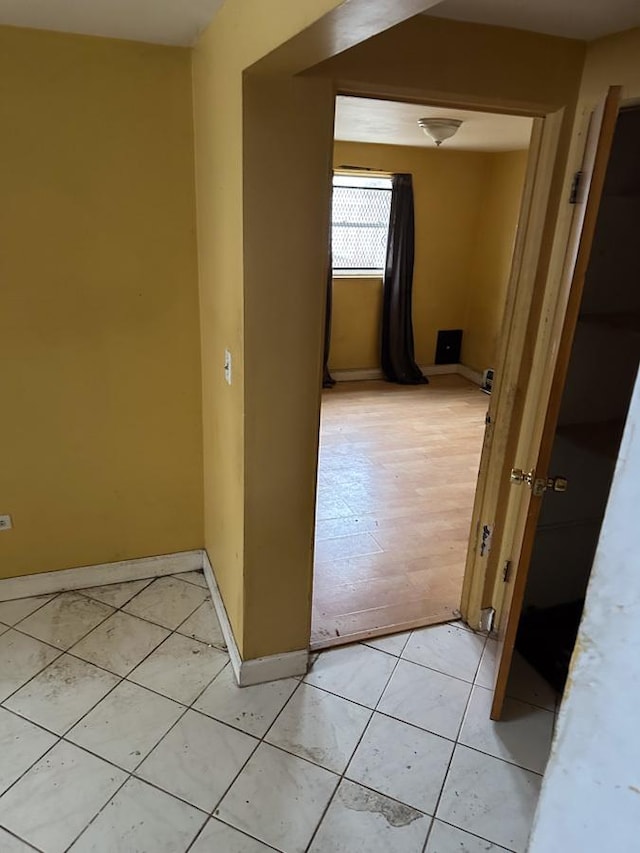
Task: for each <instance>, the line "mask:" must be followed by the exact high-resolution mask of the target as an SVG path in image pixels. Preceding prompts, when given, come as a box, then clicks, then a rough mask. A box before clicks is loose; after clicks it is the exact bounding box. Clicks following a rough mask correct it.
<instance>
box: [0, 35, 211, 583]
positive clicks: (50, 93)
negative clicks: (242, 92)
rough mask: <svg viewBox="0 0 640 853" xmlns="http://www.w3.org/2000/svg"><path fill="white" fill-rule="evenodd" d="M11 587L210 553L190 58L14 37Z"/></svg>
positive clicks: (5, 333) (7, 391) (6, 480)
mask: <svg viewBox="0 0 640 853" xmlns="http://www.w3.org/2000/svg"><path fill="white" fill-rule="evenodd" d="M0 80H2V81H3V83H2V84H1V88H2V96H1V98H0V127H2V132H1V133H0V188H1V189H0V193H1V196H2V203H1V204H0V234H1V235H2V237H1V241H2V251H1V253H0V282H1V284H0V290H1V297H0V364H2V390H1V392H0V407H1V414H0V446H1V447H2V462H1V464H0V512H3V513H4V512H6V513H11V514H12V516H13V522H14V529H13V530H11V531H9V532H5V533H2V535H1V537H0V576H1V577H10V576H14V575H20V574H27V573H31V572H40V571H48V570H54V569H63V568H69V567H72V566H78V565H85V564H92V563H101V562H108V561H112V560H122V559H126V558H133V557H142V556H147V555H153V554H162V553H168V552H173V551H180V550H184V549H191V548H198V547H202V542H203V530H202V426H201V402H200V359H199V342H198V295H197V279H196V263H195V209H194V179H193V137H192V106H191V90H190V85H191V82H190V60H189V52H188V51H187V50H185V49H180V48H169V47H159V46H151V45H142V44H136V43H133V42H123V41H113V40H110V39H97V38H85V37H79V36H68V35H60V34H54V33H47V32H40V31H35V30H20V29H15V28H10V27H0Z"/></svg>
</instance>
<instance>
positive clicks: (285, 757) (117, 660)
mask: <svg viewBox="0 0 640 853" xmlns="http://www.w3.org/2000/svg"><path fill="white" fill-rule="evenodd" d="M495 652H496V644H495V641H494V640H492V639H486V638H485V637H482V636H478V635H476V634H473V633H472V632H470V631H468V630H466V629H465V628H464V627H462V626H460V625H455V624H453V625H452V624H448V625H441V626H436V627H429V628H422V629H417V630H414V631H411V632H407V633H404V634H399V635H394V636H391V637H386V638H380V639H376V640H371V641H369V642H368V644H362V643H361V644H354V645H351V646H343V647H340V648H337V649H333V650H330V651H326V652H322V653H321V654H320V655H319V656H317V658H316V659H315V661H314V664H313V666H312V669H311V671H310V672H309V674H308V675H307V677H306V678H305V679H286V680H283V681H279V682H272V683H270V684H264V685H259V686H256V687H249V688H244V689H242V690H240V689H239V688H238V687H236V686H235V683H234V680H233V674H232V672H231V668H230V665H229V659H228V655H227V653H226V649H225V647H224V642H223V639H222V635H221V632H220V628H219V626H218V624H217V622H216V620H215V616H214V614H213V611H212V609H211V605H210V602H209V601H208V595H207V590H206V587H205V584H204V578H203V577H202V575H201V574H199V573H190V574H187V575H182V576H175V577H171V578H160V579H157V580H155V581H136V582H132V583H128V584H114V585H111V586H107V587H101V588H95V589H90V590H81V591H79V592H75V593H74V592H72V593H62V594H60V595H57V596H40V597H38V598H31V599H22V600H17V601H10V602H4V603H0V850H1V851H2V853H19V852H20V851H22V853H24V851H33V850H39V851H42V852H43V853H62V851H66V850H71V851H73V853H79V851H83V853H84V851H104V853H107V851H109V853H112V851H117V853H129V851H130V852H131V853H133V851H136V852H137V853H146V851H148V853H185V851H187V850H188V851H191V853H266V852H267V851H274V850H275V851H280V853H305V851H308V853H454V851H455V853H465V851H467V853H480V851H496V852H497V851H504V850H507V851H517V853H520V851H524V850H526V846H527V835H528V832H529V827H530V824H531V820H532V816H533V811H534V809H535V805H536V801H537V796H538V791H539V788H540V783H541V780H542V776H541V774H542V772H543V770H544V766H545V762H546V758H547V755H548V752H549V748H550V742H551V736H552V731H553V726H554V720H555V713H554V712H555V706H556V701H555V696H554V694H553V692H552V691H551V690H550V689H549V688H548V687H547V686H546V685H545V683H544V682H542V681H541V680H540V679H539V678H538V677H537V676H535V674H534V673H532V672H531V671H530V670H528V669H527V667H526V665H525V664H524V663H522V662H519V664H518V666H517V667H516V670H515V679H514V681H513V684H512V685H511V686H510V690H509V693H510V698H509V700H508V704H507V714H506V719H505V721H504V722H502V723H499V724H496V723H492V722H491V721H490V720H489V715H488V709H489V700H490V696H491V694H490V690H489V689H488V688H489V686H490V678H491V671H492V666H491V664H492V657H493V656H494V655H495Z"/></svg>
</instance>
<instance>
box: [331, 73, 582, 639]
mask: <svg viewBox="0 0 640 853" xmlns="http://www.w3.org/2000/svg"><path fill="white" fill-rule="evenodd" d="M335 94H336V96H338V95H348V96H351V97H362V98H375V99H381V100H392V101H401V102H405V103H419V104H424V105H425V106H437V107H445V108H449V109H452V110H455V109H459V110H479V111H483V112H494V113H499V114H503V115H519V116H523V117H528V118H531V119H532V120H533V127H532V133H531V139H530V143H529V154H528V161H527V169H526V174H525V181H524V185H523V191H522V199H521V205H520V214H519V218H518V228H517V233H516V240H515V245H514V252H513V260H512V268H511V274H510V278H509V284H508V288H507V297H506V304H505V310H504V315H503V321H502V331H501V334H500V338H499V353H498V358H497V361H496V381H495V384H494V390H493V393H492V395H491V397H490V403H489V418H490V424H489V425H488V428H487V430H486V431H485V438H484V444H483V450H482V458H481V463H480V469H479V472H478V485H477V488H476V496H475V501H474V509H473V515H472V523H471V533H470V537H469V546H468V551H467V561H466V566H465V574H464V581H463V589H462V596H461V602H460V612H461V614H462V618H463V619H464V620H465V621H466V622H467V623H468V624H469V625H470V626H471V627H472V628H480V627H481V611H482V608H483V607H484V606H485V604H486V600H487V595H488V594H489V596H490V591H491V590H492V589H493V580H494V576H495V574H496V565H497V556H498V552H499V548H498V547H493V548H492V549H490V550H489V551H488V553H487V552H486V551H483V552H482V553H480V552H481V550H482V549H481V545H482V540H481V536H480V531H481V529H482V525H483V524H484V521H483V520H485V519H493V520H494V521H491V522H490V524H491V526H492V527H494V528H495V529H496V530H498V529H499V525H497V524H496V521H495V520H497V521H499V520H500V513H501V512H504V509H505V506H506V495H505V494H504V489H503V488H502V485H503V482H502V481H503V472H504V471H506V470H507V467H508V468H510V467H511V465H512V460H513V454H514V452H515V445H516V443H517V438H518V435H519V428H520V421H521V418H522V406H523V401H524V398H525V394H526V390H527V387H528V371H527V370H523V361H524V360H525V359H526V358H527V357H530V350H531V349H532V346H531V340H532V339H531V337H530V336H529V333H530V331H531V330H530V329H529V326H530V319H531V316H530V315H531V308H532V302H533V298H534V293H535V291H536V287H537V286H538V277H539V256H540V249H541V244H542V239H543V233H544V230H545V225H546V221H547V214H548V203H549V196H550V192H551V187H552V181H553V176H554V170H555V167H556V163H557V155H558V149H559V144H560V136H561V132H562V127H563V122H564V117H565V108H564V107H560V108H558V107H557V106H548V107H546V106H545V105H541V104H531V103H526V102H517V103H516V102H510V101H501V100H498V99H495V100H489V101H485V100H480V99H478V98H465V97H464V96H461V97H460V98H454V99H452V98H443V97H442V95H441V93H439V92H433V93H430V92H425V91H420V92H419V93H416V90H415V89H413V90H402V89H398V88H395V87H390V88H388V89H385V88H381V87H380V86H368V85H366V84H362V83H358V84H355V85H354V84H352V83H350V82H347V81H337V82H336V91H335ZM549 272H551V268H550V271H549ZM551 278H552V277H551V275H550V274H549V275H547V282H550V280H551ZM559 280H560V276H558V285H559ZM548 286H549V285H547V287H548ZM538 319H539V318H538ZM527 344H528V345H527ZM495 544H497V542H495V540H494V546H495Z"/></svg>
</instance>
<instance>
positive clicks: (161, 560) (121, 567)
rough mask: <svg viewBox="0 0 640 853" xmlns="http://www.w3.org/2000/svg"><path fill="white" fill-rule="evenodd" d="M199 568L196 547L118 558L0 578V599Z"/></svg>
mask: <svg viewBox="0 0 640 853" xmlns="http://www.w3.org/2000/svg"><path fill="white" fill-rule="evenodd" d="M201 568H202V551H200V550H197V551H179V552H177V553H175V554H161V555H160V556H159V557H141V558H139V559H137V560H121V561H120V562H118V563H100V564H99V565H95V566H79V567H78V568H76V569H61V570H60V571H58V572H39V573H38V574H33V575H21V576H20V577H17V578H4V579H2V580H0V601H8V600H10V599H12V598H29V597H31V596H32V595H48V594H50V593H53V592H65V591H66V590H70V589H86V588H88V587H90V586H102V585H103V584H108V583H121V582H123V581H135V580H142V579H143V578H157V577H160V576H162V575H177V574H180V573H181V572H193V571H197V570H199V569H201Z"/></svg>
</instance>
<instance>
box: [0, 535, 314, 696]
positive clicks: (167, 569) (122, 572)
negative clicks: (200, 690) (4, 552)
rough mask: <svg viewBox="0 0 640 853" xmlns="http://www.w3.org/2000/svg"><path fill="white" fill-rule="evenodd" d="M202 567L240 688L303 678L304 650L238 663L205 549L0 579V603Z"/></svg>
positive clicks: (225, 614) (306, 657)
mask: <svg viewBox="0 0 640 853" xmlns="http://www.w3.org/2000/svg"><path fill="white" fill-rule="evenodd" d="M201 569H202V570H203V571H204V576H205V578H206V581H207V586H208V587H209V592H210V594H211V599H212V601H213V606H214V608H215V611H216V615H217V616H218V620H219V622H220V627H221V628H222V633H223V636H224V639H225V642H226V644H227V648H228V650H229V657H230V659H231V666H232V667H233V672H234V675H235V677H236V681H237V682H238V684H239V685H240V687H249V686H250V685H252V684H262V683H263V682H264V681H277V680H278V679H280V678H291V677H293V676H297V675H304V674H305V673H306V671H307V668H308V664H309V650H308V649H300V650H299V651H295V652H286V653H285V654H281V655H269V656H268V657H263V658H254V659H253V660H242V658H241V657H240V652H239V650H238V645H237V643H236V638H235V637H234V635H233V630H232V628H231V623H230V622H229V617H228V616H227V611H226V608H225V606H224V602H223V601H222V597H221V595H220V590H219V589H218V584H217V583H216V579H215V577H214V574H213V570H212V568H211V563H210V562H209V557H208V555H207V552H206V551H201V550H197V551H180V552H178V553H176V554H162V555H160V556H159V557H141V558H139V559H137V560H122V561H121V562H118V563H101V564H100V565H96V566H79V567H78V568H76V569H61V570H60V571H58V572H40V573H39V574H33V575H22V576H20V577H17V578H5V579H2V580H0V601H9V600H10V599H12V598H30V597H31V596H33V595H49V594H51V593H54V592H66V591H67V590H73V589H88V588H89V587H92V586H103V585H104V584H110V583H123V582H126V581H135V580H142V579H143V578H157V577H162V576H164V575H177V574H181V573H182V572H195V571H200V570H201Z"/></svg>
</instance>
